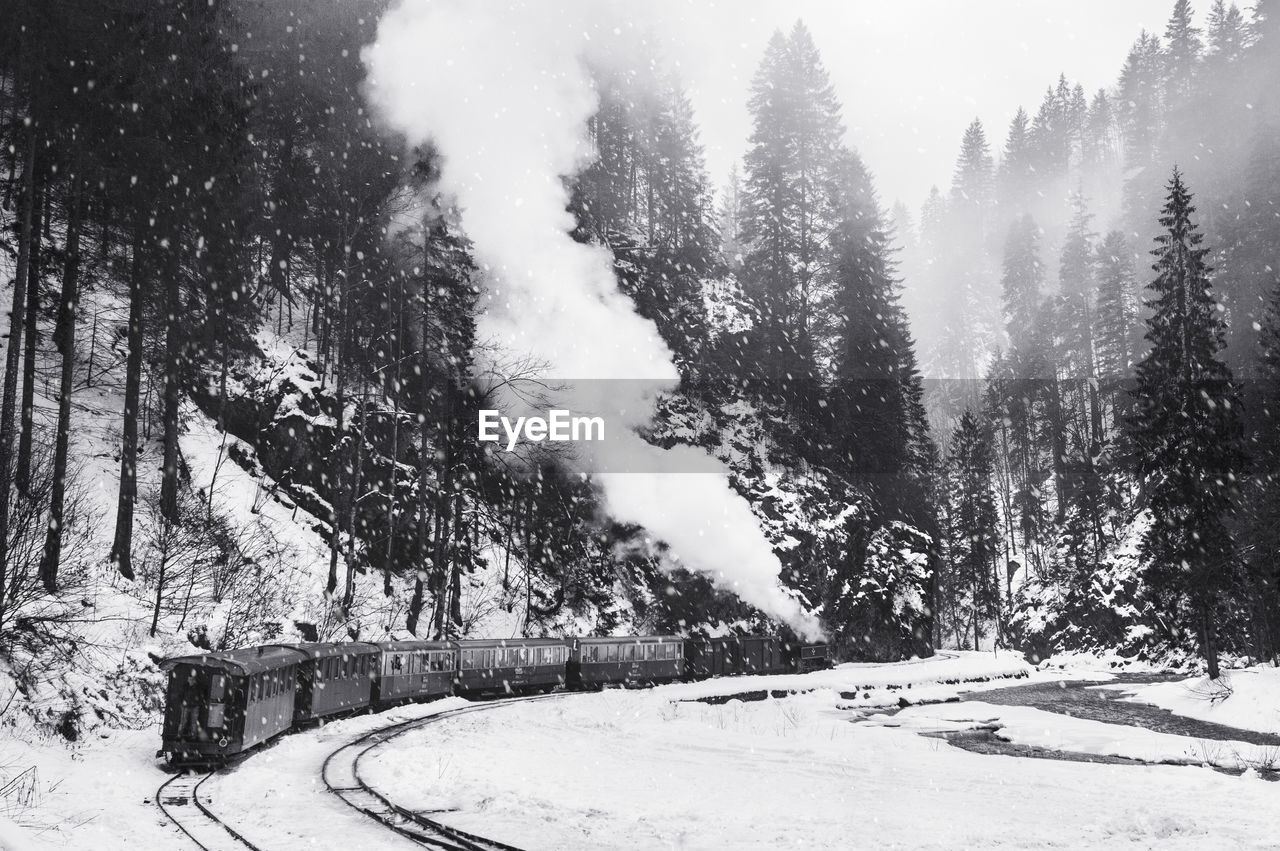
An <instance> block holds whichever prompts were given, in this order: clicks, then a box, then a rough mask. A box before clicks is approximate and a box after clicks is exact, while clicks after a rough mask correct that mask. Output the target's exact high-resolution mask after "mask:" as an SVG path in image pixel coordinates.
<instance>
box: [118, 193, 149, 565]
mask: <svg viewBox="0 0 1280 851" xmlns="http://www.w3.org/2000/svg"><path fill="white" fill-rule="evenodd" d="M143 239H144V236H143V226H142V221H141V216H139V218H138V220H136V221H135V222H134V224H133V246H132V253H133V256H132V258H131V259H130V268H129V328H128V344H129V356H128V358H127V360H126V364H125V379H124V421H123V423H122V424H121V432H122V436H121V440H120V493H119V498H118V499H117V501H116V532H115V540H114V542H113V543H112V545H111V561H112V562H114V563H115V565H116V567H117V569H118V570H119V571H120V575H121V576H123V577H124V578H125V579H133V509H134V506H135V505H136V504H137V501H138V402H139V397H140V396H141V395H142V342H143V321H144V316H145V314H144V313H143V303H142V298H143V296H142V274H143V266H142V263H143Z"/></svg>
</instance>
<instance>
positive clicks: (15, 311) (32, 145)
mask: <svg viewBox="0 0 1280 851" xmlns="http://www.w3.org/2000/svg"><path fill="white" fill-rule="evenodd" d="M35 167H36V131H35V122H34V121H32V122H31V124H30V125H29V126H28V129H27V157H26V163H25V164H24V166H23V169H22V201H21V204H22V213H21V219H22V224H21V226H20V228H19V238H18V267H17V269H16V274H15V276H14V279H13V305H12V307H11V308H10V311H9V342H8V348H7V350H6V351H5V364H4V392H3V397H0V609H2V608H3V606H4V589H5V587H6V583H7V578H6V577H7V576H8V565H9V490H10V486H11V485H12V475H13V417H14V408H15V407H16V404H17V400H18V366H19V363H18V356H19V353H20V352H21V346H22V321H23V308H24V306H25V305H26V295H27V294H26V288H27V287H26V284H27V270H28V268H29V264H30V261H31V241H32V233H31V225H32V218H33V213H34V206H35Z"/></svg>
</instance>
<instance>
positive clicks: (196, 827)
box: [156, 771, 261, 851]
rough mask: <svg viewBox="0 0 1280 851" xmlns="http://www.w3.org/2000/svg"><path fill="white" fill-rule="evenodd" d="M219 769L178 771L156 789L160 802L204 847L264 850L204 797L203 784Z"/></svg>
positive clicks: (211, 850) (210, 850) (225, 850)
mask: <svg viewBox="0 0 1280 851" xmlns="http://www.w3.org/2000/svg"><path fill="white" fill-rule="evenodd" d="M215 773H216V772H213V771H208V772H204V773H199V772H193V773H186V772H184V773H181V774H175V775H173V776H172V777H170V778H169V779H168V780H166V781H165V782H164V783H162V784H160V788H159V789H157V790H156V806H158V807H159V808H160V812H162V813H164V814H165V815H166V816H167V817H168V818H169V820H170V821H172V822H173V823H174V824H175V825H177V826H178V829H179V830H181V831H182V832H183V833H184V834H186V835H187V838H188V839H190V840H191V841H192V842H194V843H195V844H196V845H198V846H200V847H201V848H202V849H204V851H244V849H246V848H249V849H252V851H261V849H259V848H258V846H257V845H254V844H253V843H252V842H250V841H249V840H247V839H245V838H244V836H243V835H241V834H240V833H239V832H238V831H236V829H235V828H233V827H231V826H230V825H229V824H227V823H226V822H224V821H223V820H222V819H220V818H218V817H217V816H216V815H214V813H213V811H212V810H210V809H209V808H208V807H207V806H206V802H207V799H206V801H201V800H200V787H201V786H202V785H204V782H205V781H206V780H208V779H209V778H210V777H212V776H213V775H214V774H215Z"/></svg>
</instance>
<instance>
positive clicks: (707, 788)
mask: <svg viewBox="0 0 1280 851" xmlns="http://www.w3.org/2000/svg"><path fill="white" fill-rule="evenodd" d="M1013 676H1017V677H1019V679H1017V680H1011V679H1008V678H1009V677H1013ZM1063 676H1064V674H1063V672H1060V671H1052V672H1050V671H1041V670H1036V669H1032V668H1030V667H1029V666H1027V665H1025V664H1023V663H1022V662H1020V661H1019V660H1017V659H1016V658H1015V657H1012V656H1008V657H1006V656H1001V657H1000V658H993V657H992V656H991V655H989V654H973V653H962V654H954V656H952V657H946V658H936V659H931V660H922V661H913V662H907V663H899V664H891V665H843V666H840V667H839V668H836V669H833V670H831V671H824V672H817V673H814V674H808V675H803V676H775V677H745V678H734V679H724V680H715V681H709V682H705V683H694V684H678V685H671V686H665V687H661V688H657V689H651V690H643V691H640V690H637V691H621V690H611V691H606V692H603V693H599V694H581V695H578V694H574V695H566V696H564V697H562V698H558V699H550V700H544V701H539V702H532V703H522V704H510V705H502V706H494V707H492V708H491V709H489V710H486V711H483V712H476V713H470V714H466V715H461V716H456V717H450V718H447V719H442V720H440V721H439V722H436V723H433V724H430V725H427V726H425V727H422V728H420V729H417V730H414V731H412V732H408V733H406V734H405V735H403V736H401V737H399V738H396V739H392V740H390V741H389V742H388V743H387V744H385V745H384V746H382V747H381V748H379V749H378V750H376V751H373V752H371V753H370V754H369V756H368V757H366V758H365V759H364V761H363V762H362V771H363V774H364V776H365V778H366V779H367V780H368V781H369V782H371V783H372V784H373V785H374V786H375V787H376V788H379V789H381V790H382V791H384V792H385V793H387V794H388V795H389V796H390V797H392V798H393V799H394V800H396V801H397V802H398V803H400V804H402V805H405V806H409V807H413V808H415V809H423V810H432V811H438V812H440V813H441V815H439V816H437V817H439V818H441V819H442V820H444V821H446V822H447V823H450V824H454V825H456V826H458V827H461V828H464V829H469V830H472V831H475V832H479V833H482V834H484V835H487V836H492V837H493V838H496V839H500V840H504V841H507V842H510V843H512V844H514V845H517V846H519V847H522V848H527V849H530V851H533V849H573V848H592V849H599V848H638V849H649V848H653V849H666V848H706V849H712V848H717V849H718V848H752V847H761V848H763V847H775V846H776V847H807V848H825V847H889V848H893V847H913V848H914V847H939V848H941V847H948V848H949V847H973V846H979V845H981V846H988V847H1028V846H1040V845H1055V846H1057V847H1088V846H1093V847H1096V846H1099V845H1105V846H1138V847H1150V846H1153V845H1156V844H1159V845H1160V846H1161V847H1173V848H1206V847H1227V846H1239V847H1246V848H1250V847H1274V842H1275V833H1274V825H1275V813H1276V812H1277V810H1278V809H1280V784H1276V783H1268V782H1265V781H1262V780H1259V779H1258V778H1257V776H1256V774H1254V773H1252V772H1249V773H1246V774H1245V775H1244V776H1242V777H1232V776H1228V775H1225V774H1222V773H1219V772H1216V771H1213V770H1211V769H1208V768H1201V767H1191V766H1132V765H1100V764H1086V763H1075V762H1059V761H1050V760H1041V759H1022V758H1015V757H1007V756H987V755H980V754H974V753H969V752H967V751H963V750H960V749H957V748H954V747H952V746H950V745H948V744H947V743H946V742H944V741H942V740H941V739H937V738H929V737H924V736H920V735H918V734H917V731H918V730H920V729H924V728H930V727H932V728H935V729H936V728H946V729H956V728H960V727H963V726H965V722H966V721H967V720H968V719H977V720H989V719H991V718H993V717H1000V718H1001V721H1002V723H1003V725H1004V729H1003V730H1002V735H1003V734H1004V733H1006V732H1009V733H1010V734H1011V735H1012V736H1013V737H1014V738H1015V740H1018V741H1026V742H1029V743H1039V744H1047V745H1048V746H1052V747H1069V748H1071V749H1090V748H1091V749H1093V750H1094V751H1095V752H1116V751H1117V750H1118V748H1117V747H1115V746H1113V745H1112V744H1111V742H1113V741H1119V742H1122V743H1126V744H1125V746H1126V747H1131V748H1134V749H1135V750H1133V751H1131V755H1134V756H1138V757H1140V758H1143V759H1159V758H1164V757H1166V756H1169V755H1170V754H1175V755H1176V754H1178V753H1181V751H1180V750H1179V749H1180V748H1185V747H1187V746H1190V745H1192V744H1193V740H1191V739H1190V738H1189V737H1179V736H1172V735H1168V734H1157V733H1150V732H1149V731H1144V730H1138V729H1136V728H1125V727H1120V726H1118V725H1110V724H1101V723H1098V722H1086V721H1082V720H1080V719H1073V718H1068V717H1066V716H1062V715H1056V714H1053V713H1048V712H1041V711H1039V710H1034V709H1027V708H1026V707H1016V706H997V705H993V704H985V703H982V702H981V700H980V698H981V694H976V695H971V696H973V697H975V698H976V699H974V700H966V701H964V702H960V703H942V704H931V705H924V706H913V707H911V708H908V709H905V710H903V711H902V712H901V713H899V714H898V715H897V716H896V718H897V720H898V723H899V726H897V727H888V726H884V725H883V724H881V723H877V719H876V716H875V715H874V714H870V715H869V713H868V712H867V711H866V710H867V708H868V707H874V706H881V707H891V706H896V705H897V704H898V701H899V698H901V697H904V696H905V697H907V698H908V700H911V701H912V702H915V701H919V700H946V699H953V700H954V699H955V698H956V697H957V696H958V695H960V694H961V693H962V692H971V691H981V690H983V689H990V688H995V687H1004V686H1008V685H1013V684H1018V683H1022V682H1032V683H1035V682H1050V681H1056V680H1058V679H1060V678H1062V677H1063ZM1068 676H1075V677H1078V678H1091V679H1106V678H1107V677H1106V675H1105V674H1103V675H1098V674H1089V673H1088V672H1083V671H1081V672H1077V673H1075V674H1070V675H1068ZM963 680H969V681H971V682H959V681H963ZM948 681H953V682H948ZM978 681H981V682H978ZM760 690H763V691H766V692H770V691H788V690H795V691H797V692H799V693H796V694H793V695H791V696H788V697H783V698H765V699H762V700H753V701H745V702H744V701H740V700H736V699H731V700H729V701H728V702H725V703H720V704H710V703H706V702H700V700H699V699H706V698H714V697H716V696H724V695H732V694H747V693H751V692H753V691H756V692H758V691H760ZM1240 691H1241V690H1240V689H1238V692H1240ZM842 695H843V696H842ZM877 700H878V701H879V702H878V703H877V702H876V701H877ZM462 705H465V702H464V701H462V700H460V699H449V700H445V701H440V702H436V703H432V704H427V705H420V706H412V707H404V708H401V709H397V710H392V711H389V712H386V713H382V714H380V715H377V716H362V717H357V718H352V719H347V720H344V721H339V722H336V723H333V724H329V725H327V726H325V727H323V728H320V729H317V730H309V731H305V732H301V733H295V734H292V735H289V736H287V737H284V738H283V739H281V740H279V741H277V742H276V743H275V744H273V745H272V746H270V747H268V748H266V749H265V750H263V751H262V752H260V753H258V754H256V755H254V756H252V757H251V758H249V759H248V760H246V761H245V762H243V763H241V764H240V765H238V766H237V767H235V768H234V769H232V770H230V771H227V772H225V773H223V774H221V775H218V776H217V777H216V778H214V779H213V780H211V781H209V783H207V784H206V786H205V789H206V790H207V791H208V792H209V794H210V796H211V798H212V802H211V804H210V807H211V809H212V810H213V811H214V812H216V813H218V814H219V815H220V816H222V817H224V818H225V819H226V820H227V821H228V822H229V823H231V824H233V825H234V826H235V827H236V829H237V830H240V831H241V832H243V833H244V834H245V835H246V836H247V837H248V838H249V839H251V840H252V841H254V842H255V843H257V844H259V845H260V846H261V847H263V848H266V849H292V848H315V849H334V851H349V849H352V848H399V847H404V848H409V847H415V846H411V845H410V844H409V843H408V842H407V841H406V840H402V839H400V838H399V837H397V836H395V835H394V834H392V833H391V832H390V831H388V830H386V829H385V828H383V827H381V826H380V825H378V824H376V823H374V822H373V821H371V820H369V819H368V818H365V817H364V816H362V815H360V814H359V813H356V812H355V811H354V810H352V809H350V808H349V807H348V806H347V805H346V804H344V803H343V802H341V801H340V800H338V799H336V798H335V797H334V796H332V795H330V794H329V793H327V792H326V791H325V788H324V785H323V783H322V781H321V778H320V769H321V765H322V763H323V761H324V758H325V757H326V756H327V755H328V754H329V753H331V752H332V751H333V750H335V749H337V748H338V747H339V746H340V745H342V744H344V743H345V742H347V741H350V740H351V739H353V738H354V737H356V736H358V735H360V734H361V733H363V732H365V731H368V730H370V729H374V728H376V727H380V726H384V725H387V724H390V723H393V722H395V721H400V720H405V719H408V718H414V717H422V716H426V715H431V714H436V713H439V712H442V711H445V710H447V709H451V708H454V707H457V706H462ZM851 710H857V711H851ZM1242 711H1243V710H1242ZM1215 720H1221V719H1215ZM1180 739H1182V740H1183V741H1178V740H1180ZM157 741H158V732H157V730H156V729H155V728H150V729H146V730H141V731H115V730H102V731H101V732H100V734H99V735H98V736H97V737H96V738H93V739H90V740H88V741H84V742H81V743H79V744H78V745H77V746H75V748H74V749H71V750H68V749H66V748H63V747H61V746H59V745H58V744H57V743H55V742H43V743H42V742H18V741H11V742H7V743H4V744H0V786H2V785H4V783H5V782H6V778H11V777H13V776H15V775H16V773H17V772H18V771H22V770H25V769H27V768H31V769H32V770H33V773H34V783H33V784H32V785H31V794H30V795H29V796H27V799H26V800H25V802H21V803H20V802H18V801H16V800H9V799H6V801H7V804H6V806H7V809H4V810H0V848H19V849H20V848H36V849H43V848H84V847H92V848H95V849H107V851H111V849H124V848H131V849H170V848H182V847H186V846H185V845H184V844H183V839H182V837H181V836H180V835H179V834H178V833H177V831H176V829H175V828H174V827H173V826H172V825H170V824H168V823H166V821H165V819H164V817H163V816H162V815H161V813H160V812H159V810H158V809H157V808H156V806H155V803H154V799H153V796H154V793H155V791H156V789H157V787H158V786H159V785H160V784H161V783H162V782H163V780H164V779H165V774H164V773H163V772H162V771H161V770H160V768H159V767H158V766H157V765H156V762H155V760H154V758H153V754H154V752H155V749H156V747H157ZM1245 747H1247V746H1245ZM1140 748H1146V750H1140ZM1225 750H1226V749H1225V748H1224V752H1225ZM1193 761H1194V760H1193ZM17 825H21V827H19V826H17Z"/></svg>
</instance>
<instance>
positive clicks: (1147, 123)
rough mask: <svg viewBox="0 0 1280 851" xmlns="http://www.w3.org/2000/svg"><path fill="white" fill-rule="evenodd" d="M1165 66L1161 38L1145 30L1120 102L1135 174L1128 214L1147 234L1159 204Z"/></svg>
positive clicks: (1128, 189)
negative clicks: (1158, 157)
mask: <svg viewBox="0 0 1280 851" xmlns="http://www.w3.org/2000/svg"><path fill="white" fill-rule="evenodd" d="M1162 67H1163V61H1162V50H1161V47H1160V39H1159V38H1157V37H1156V36H1154V35H1151V34H1149V33H1147V32H1146V31H1145V30H1144V31H1143V32H1142V34H1141V35H1140V36H1139V37H1138V40H1137V41H1136V42H1135V43H1134V45H1133V47H1132V48H1130V50H1129V55H1128V57H1127V58H1126V59H1125V63H1124V68H1123V69H1122V70H1121V72H1120V84H1119V92H1118V93H1119V98H1118V99H1117V105H1118V106H1119V108H1120V114H1119V119H1120V130H1121V133H1122V138H1123V139H1124V151H1123V154H1124V167H1125V170H1126V171H1127V172H1129V174H1130V175H1131V176H1130V177H1129V178H1128V179H1127V180H1126V182H1125V186H1124V206H1125V215H1126V216H1127V218H1128V221H1129V222H1130V223H1132V224H1133V225H1134V227H1133V228H1132V230H1133V231H1135V232H1139V233H1145V232H1146V231H1145V230H1140V228H1148V227H1149V224H1148V223H1149V222H1150V219H1151V216H1152V215H1154V214H1155V212H1156V206H1157V203H1158V191H1159V184H1158V183H1157V177H1156V170H1155V159H1156V149H1157V144H1158V142H1159V138H1160V132H1161V129H1162V126H1163V124H1162V121H1161V116H1162V115H1163V109H1164V92H1163V87H1162V85H1161V81H1162V79H1163V77H1162Z"/></svg>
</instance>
